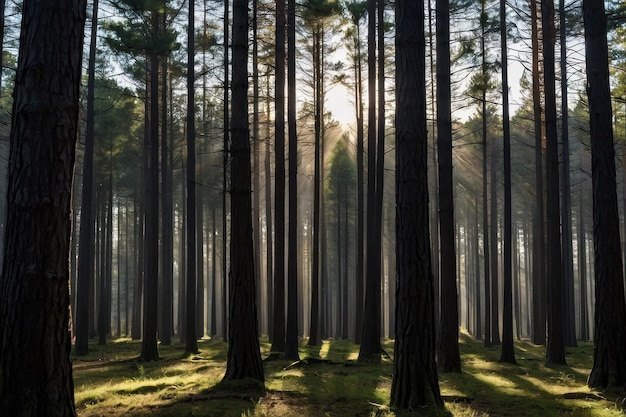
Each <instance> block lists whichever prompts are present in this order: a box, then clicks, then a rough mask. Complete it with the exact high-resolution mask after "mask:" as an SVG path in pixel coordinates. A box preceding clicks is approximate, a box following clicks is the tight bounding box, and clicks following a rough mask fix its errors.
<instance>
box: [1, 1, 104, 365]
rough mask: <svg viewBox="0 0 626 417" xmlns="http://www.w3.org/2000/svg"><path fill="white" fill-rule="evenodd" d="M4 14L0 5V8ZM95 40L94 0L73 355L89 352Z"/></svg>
mask: <svg viewBox="0 0 626 417" xmlns="http://www.w3.org/2000/svg"><path fill="white" fill-rule="evenodd" d="M2 10H3V13H4V7H3V8H2ZM97 40H98V0H94V2H93V11H92V14H91V37H90V44H89V68H88V70H87V72H88V73H87V123H86V126H85V151H84V152H85V156H84V161H83V190H82V202H81V209H80V235H79V239H80V241H79V243H80V244H79V246H78V281H77V284H76V286H77V288H76V291H77V296H76V309H75V310H74V314H75V315H76V329H75V334H76V343H75V347H74V353H76V355H77V356H82V355H86V354H87V353H89V289H90V288H89V287H90V283H91V282H92V281H93V257H94V256H93V244H92V242H93V234H94V233H93V232H94V223H93V153H94V139H95V138H94V136H95V135H94V103H95V89H96V87H95V85H96V42H97ZM0 78H1V77H0Z"/></svg>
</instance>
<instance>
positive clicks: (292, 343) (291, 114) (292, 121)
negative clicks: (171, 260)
mask: <svg viewBox="0 0 626 417" xmlns="http://www.w3.org/2000/svg"><path fill="white" fill-rule="evenodd" d="M287 28H288V29H289V30H288V31H287V45H288V48H287V51H288V57H287V67H288V68H287V84H288V85H287V90H288V105H287V111H288V114H287V119H288V123H289V230H288V233H289V235H288V249H287V250H288V252H287V323H286V328H285V357H286V358H287V359H292V360H299V359H300V355H299V354H298V299H297V297H298V259H299V256H298V198H297V196H298V140H297V139H298V135H297V130H296V129H297V128H296V125H297V119H296V117H297V115H296V48H297V45H296V1H295V0H288V1H287Z"/></svg>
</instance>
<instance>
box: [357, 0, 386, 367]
mask: <svg viewBox="0 0 626 417" xmlns="http://www.w3.org/2000/svg"><path fill="white" fill-rule="evenodd" d="M381 1H382V0H381ZM367 19H368V23H367V77H368V79H367V85H368V88H367V91H368V113H367V118H368V121H367V149H368V155H367V167H368V168H367V259H366V262H367V265H366V268H365V315H364V320H363V333H362V340H361V347H360V350H359V360H364V361H375V362H377V361H380V353H381V347H380V281H381V277H380V275H381V274H380V272H381V270H380V256H381V255H380V234H379V235H378V237H377V236H376V230H377V229H376V214H377V213H376V142H377V141H376V134H377V129H376V0H367ZM377 268H378V269H377Z"/></svg>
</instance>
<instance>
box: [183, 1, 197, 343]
mask: <svg viewBox="0 0 626 417" xmlns="http://www.w3.org/2000/svg"><path fill="white" fill-rule="evenodd" d="M195 43H196V41H195V4H194V1H193V0H192V1H190V2H189V21H188V27H187V182H186V189H187V223H186V227H187V233H186V235H187V262H186V266H187V271H186V277H187V281H186V285H185V289H186V293H187V296H186V297H185V300H186V304H185V305H186V306H187V308H186V314H185V318H186V320H185V352H187V353H196V352H198V337H197V333H196V332H197V323H196V319H197V314H196V311H197V310H198V305H197V299H198V298H197V296H198V291H197V288H196V287H197V285H198V280H197V273H198V269H197V265H196V262H198V259H197V256H198V252H197V247H196V245H197V244H198V237H197V233H198V227H197V224H196V221H197V219H198V214H197V212H196V209H197V204H196V108H195V105H196V103H195V88H194V81H195V70H194V69H195V68H194V62H195Z"/></svg>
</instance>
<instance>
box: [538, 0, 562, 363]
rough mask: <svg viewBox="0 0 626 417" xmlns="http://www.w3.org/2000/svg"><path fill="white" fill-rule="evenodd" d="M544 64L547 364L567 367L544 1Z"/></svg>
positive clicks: (548, 16)
mask: <svg viewBox="0 0 626 417" xmlns="http://www.w3.org/2000/svg"><path fill="white" fill-rule="evenodd" d="M541 22H542V29H543V65H544V73H543V75H544V91H545V112H546V163H547V165H546V174H547V175H546V177H547V179H548V181H547V184H546V185H547V192H548V201H547V246H546V247H547V250H548V256H547V260H548V297H547V299H548V340H547V348H546V364H561V365H564V364H565V346H564V344H563V302H562V294H563V288H562V285H563V284H562V264H561V222H560V214H561V213H560V209H559V191H560V190H559V149H558V146H559V145H558V135H557V124H556V122H557V120H556V117H557V116H556V92H555V69H554V67H555V63H554V61H555V60H554V42H555V40H554V39H555V29H554V2H553V0H542V2H541Z"/></svg>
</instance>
